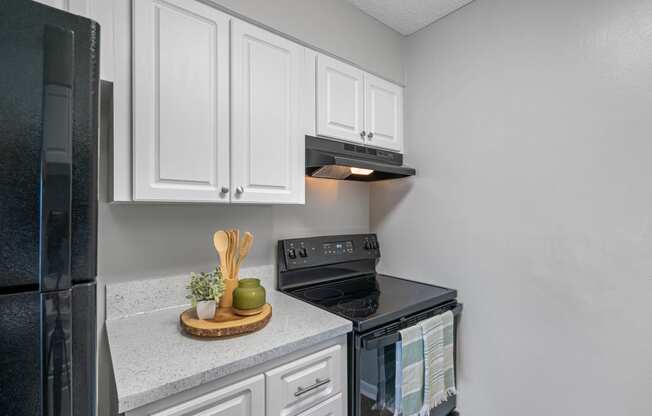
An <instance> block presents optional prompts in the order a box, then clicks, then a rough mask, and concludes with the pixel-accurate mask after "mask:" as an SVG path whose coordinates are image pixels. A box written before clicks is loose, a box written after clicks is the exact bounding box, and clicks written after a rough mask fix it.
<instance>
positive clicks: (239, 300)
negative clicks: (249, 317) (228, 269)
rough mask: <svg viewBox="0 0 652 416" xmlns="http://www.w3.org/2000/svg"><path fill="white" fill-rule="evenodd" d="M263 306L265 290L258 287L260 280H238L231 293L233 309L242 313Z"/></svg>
mask: <svg viewBox="0 0 652 416" xmlns="http://www.w3.org/2000/svg"><path fill="white" fill-rule="evenodd" d="M264 304H265V288H264V287H262V286H261V285H260V279H240V281H239V283H238V287H237V288H235V290H234V291H233V307H234V308H236V309H240V310H243V311H244V310H248V309H256V308H260V307H261V306H263V305H264Z"/></svg>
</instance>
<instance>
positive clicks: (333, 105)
mask: <svg viewBox="0 0 652 416" xmlns="http://www.w3.org/2000/svg"><path fill="white" fill-rule="evenodd" d="M363 101H364V97H363V74H362V71H360V70H359V69H357V68H354V67H352V66H350V65H347V64H345V63H343V62H340V61H337V60H335V59H332V58H329V57H327V56H324V55H320V56H319V57H318V58H317V134H318V135H320V136H328V137H333V138H336V139H342V140H347V141H351V142H355V143H363V142H364V140H363V139H362V137H361V136H362V131H363V130H364V127H363V123H364V120H363V105H364V102H363Z"/></svg>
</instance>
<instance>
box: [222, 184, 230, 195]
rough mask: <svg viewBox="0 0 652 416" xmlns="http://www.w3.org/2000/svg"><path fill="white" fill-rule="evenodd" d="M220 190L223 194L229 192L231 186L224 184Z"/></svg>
mask: <svg viewBox="0 0 652 416" xmlns="http://www.w3.org/2000/svg"><path fill="white" fill-rule="evenodd" d="M220 192H221V193H223V194H228V193H229V188H227V187H226V186H223V187H222V189H220Z"/></svg>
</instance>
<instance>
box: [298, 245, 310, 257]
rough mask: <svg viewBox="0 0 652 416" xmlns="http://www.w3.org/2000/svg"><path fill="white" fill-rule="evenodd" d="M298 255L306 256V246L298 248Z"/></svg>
mask: <svg viewBox="0 0 652 416" xmlns="http://www.w3.org/2000/svg"><path fill="white" fill-rule="evenodd" d="M299 255H300V256H301V257H308V251H306V248H305V247H301V248H300V249H299Z"/></svg>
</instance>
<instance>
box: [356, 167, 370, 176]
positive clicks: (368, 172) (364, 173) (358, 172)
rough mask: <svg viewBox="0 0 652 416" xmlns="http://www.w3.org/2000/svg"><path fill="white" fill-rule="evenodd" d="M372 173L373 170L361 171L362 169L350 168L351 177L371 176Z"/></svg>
mask: <svg viewBox="0 0 652 416" xmlns="http://www.w3.org/2000/svg"><path fill="white" fill-rule="evenodd" d="M372 173H374V171H373V169H362V168H351V174H353V175H365V176H366V175H371V174H372Z"/></svg>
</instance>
